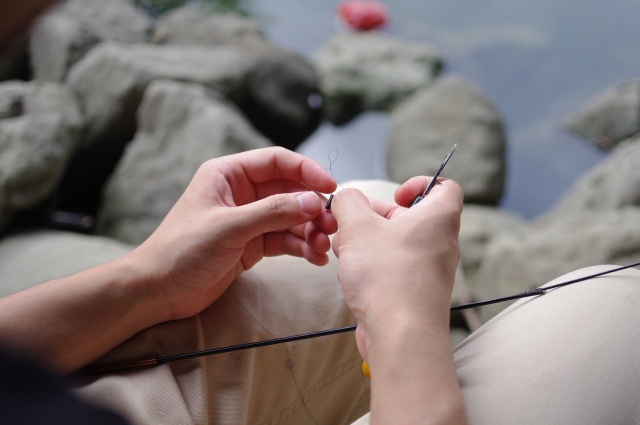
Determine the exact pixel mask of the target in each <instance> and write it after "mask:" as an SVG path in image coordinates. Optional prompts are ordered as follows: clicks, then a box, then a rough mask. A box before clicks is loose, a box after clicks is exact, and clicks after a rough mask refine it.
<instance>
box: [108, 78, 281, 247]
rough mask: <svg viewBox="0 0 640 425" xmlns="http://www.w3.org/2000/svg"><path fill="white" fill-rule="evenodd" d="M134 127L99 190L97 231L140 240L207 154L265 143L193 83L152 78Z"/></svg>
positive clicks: (225, 105) (153, 226)
mask: <svg viewBox="0 0 640 425" xmlns="http://www.w3.org/2000/svg"><path fill="white" fill-rule="evenodd" d="M138 120H139V129H138V132H137V134H136V137H135V139H134V140H133V141H132V142H131V143H130V144H129V146H128V147H127V150H126V152H125V154H124V156H123V158H122V160H121V161H120V163H119V164H118V167H117V168H116V171H115V172H114V174H113V175H112V176H111V178H110V179H109V181H108V183H107V186H106V187H105V190H104V196H103V203H102V208H101V210H100V214H99V217H98V232H99V233H100V234H103V235H108V236H111V237H113V238H115V239H119V240H122V241H125V242H129V243H134V244H138V243H141V242H142V241H144V240H145V239H146V238H147V237H148V236H149V235H150V234H151V233H152V232H153V231H154V230H155V229H156V227H157V226H158V225H159V224H160V222H161V221H162V219H163V218H164V217H165V215H166V214H167V213H168V212H169V210H170V209H171V207H172V206H173V204H174V203H175V202H176V201H177V200H178V198H179V197H180V195H181V194H182V193H183V192H184V190H185V189H186V188H187V185H188V184H189V182H190V181H191V178H192V177H193V175H194V174H195V172H196V170H197V169H198V167H199V166H200V165H201V164H202V163H203V162H204V161H206V160H207V159H210V158H216V157H219V156H223V155H229V154H233V153H238V152H242V151H246V150H250V149H256V148H261V147H266V146H269V145H270V143H269V142H268V141H267V140H266V139H264V138H263V137H262V136H260V135H259V134H257V133H256V132H255V130H253V129H252V127H251V126H250V125H249V124H248V123H247V122H246V121H245V119H244V118H243V117H242V116H241V115H240V114H239V113H238V112H237V111H236V110H235V109H234V108H233V107H232V106H230V105H228V104H226V103H224V102H223V101H221V100H219V99H217V98H216V96H214V95H213V94H212V93H211V92H209V91H207V90H206V89H205V88H204V87H202V86H199V85H195V84H186V83H178V82H173V81H156V82H154V83H152V84H151V85H150V86H149V87H148V88H147V90H146V91H145V95H144V99H143V102H142V104H141V106H140V110H139V114H138Z"/></svg>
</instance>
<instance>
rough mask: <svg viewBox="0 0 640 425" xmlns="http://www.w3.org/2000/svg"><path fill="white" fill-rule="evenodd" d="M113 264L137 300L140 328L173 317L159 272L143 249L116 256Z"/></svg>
mask: <svg viewBox="0 0 640 425" xmlns="http://www.w3.org/2000/svg"><path fill="white" fill-rule="evenodd" d="M112 266H113V267H115V269H116V270H115V273H116V274H117V275H118V276H120V279H121V280H120V282H121V284H122V287H123V291H124V293H125V294H126V297H128V298H129V299H130V300H134V302H135V304H136V308H135V310H134V311H135V312H136V313H137V315H138V316H139V319H138V320H137V321H138V322H139V326H138V327H140V330H143V329H146V328H149V327H151V326H153V325H156V324H158V323H162V322H166V321H169V320H171V309H170V308H169V305H168V302H167V298H166V295H165V293H164V290H163V285H162V277H161V276H160V273H159V272H158V271H156V270H154V269H153V268H152V267H149V266H148V264H147V261H145V257H144V253H143V252H142V251H141V250H139V249H135V250H133V251H131V252H130V253H128V254H126V255H124V256H122V257H120V258H118V259H116V260H114V261H113V262H112Z"/></svg>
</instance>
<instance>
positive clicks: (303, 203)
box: [296, 192, 320, 214]
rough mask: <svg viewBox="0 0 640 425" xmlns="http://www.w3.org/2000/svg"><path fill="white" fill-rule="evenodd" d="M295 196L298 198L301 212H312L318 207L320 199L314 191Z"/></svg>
mask: <svg viewBox="0 0 640 425" xmlns="http://www.w3.org/2000/svg"><path fill="white" fill-rule="evenodd" d="M296 198H298V202H299V203H300V207H301V208H302V212H303V213H305V214H313V213H315V212H318V210H319V209H320V199H319V198H318V195H316V194H315V193H314V192H305V193H303V194H301V195H298V196H296Z"/></svg>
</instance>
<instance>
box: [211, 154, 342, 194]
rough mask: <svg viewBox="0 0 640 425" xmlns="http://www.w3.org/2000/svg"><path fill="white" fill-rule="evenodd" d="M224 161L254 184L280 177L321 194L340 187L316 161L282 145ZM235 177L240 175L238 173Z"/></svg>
mask: <svg viewBox="0 0 640 425" xmlns="http://www.w3.org/2000/svg"><path fill="white" fill-rule="evenodd" d="M223 163H225V164H227V165H229V166H230V169H229V170H230V171H231V173H233V174H236V173H241V174H244V176H246V178H248V179H249V181H250V182H251V183H254V184H255V183H263V182H266V181H268V180H271V179H278V178H281V179H287V180H293V181H296V182H301V183H303V184H305V185H306V186H308V187H309V188H310V189H311V190H315V191H317V192H322V193H331V192H333V191H334V190H335V189H336V186H337V185H336V182H335V180H334V179H333V178H332V177H331V176H330V175H329V174H328V173H327V171H326V170H325V169H324V168H323V167H322V166H321V165H320V164H318V163H317V162H316V161H314V160H312V159H309V158H306V157H304V156H302V155H300V154H298V153H295V152H292V151H290V150H287V149H284V148H281V147H270V148H264V149H255V150H251V151H247V152H242V153H239V154H235V155H230V156H228V157H225V158H224V159H223ZM229 170H225V171H229ZM235 177H236V178H238V177H241V176H240V175H238V174H236V175H235Z"/></svg>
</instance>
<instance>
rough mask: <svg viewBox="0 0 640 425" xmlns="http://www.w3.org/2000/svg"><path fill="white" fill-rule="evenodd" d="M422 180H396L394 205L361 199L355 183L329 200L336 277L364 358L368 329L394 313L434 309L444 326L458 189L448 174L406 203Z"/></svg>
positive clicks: (413, 317)
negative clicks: (335, 224)
mask: <svg viewBox="0 0 640 425" xmlns="http://www.w3.org/2000/svg"><path fill="white" fill-rule="evenodd" d="M430 180H431V178H430V177H414V178H412V179H410V180H408V181H407V182H406V183H405V184H403V185H402V186H400V187H399V188H398V189H397V191H396V193H395V201H396V202H397V204H398V205H393V204H389V203H386V202H382V201H378V200H375V199H367V198H366V197H365V196H364V195H363V194H362V193H361V192H359V191H357V190H355V189H345V190H342V191H340V192H339V193H338V194H337V195H336V196H335V197H334V199H333V202H332V213H333V215H334V217H335V219H336V220H337V221H338V226H339V229H340V230H339V232H338V233H337V234H336V235H335V236H334V239H333V250H334V252H335V254H336V256H338V257H339V259H340V261H339V266H338V279H339V281H340V284H341V286H342V290H343V292H344V296H345V300H346V302H347V305H348V306H349V308H350V309H351V311H352V312H353V314H354V315H355V317H356V319H357V320H358V328H357V331H356V341H357V343H358V349H359V350H360V353H361V355H362V356H363V358H364V359H365V360H366V359H367V346H369V343H370V341H369V339H370V338H371V337H372V335H371V333H372V331H374V330H378V329H383V328H385V325H387V324H391V323H394V321H396V319H402V320H404V321H405V322H404V323H408V322H416V321H417V322H422V321H424V320H423V319H425V317H426V312H427V311H429V312H431V313H433V312H434V309H436V308H437V310H438V314H437V316H436V318H437V320H440V319H441V320H442V321H443V323H444V324H445V325H448V317H449V316H448V309H449V300H450V298H451V291H452V288H453V282H454V276H455V270H456V266H457V264H458V260H459V255H460V254H459V250H458V230H459V225H460V213H461V212H462V200H463V193H462V189H461V188H460V186H458V185H457V184H456V183H455V182H454V181H452V180H442V181H441V183H440V184H438V185H436V186H435V187H434V188H433V190H432V191H431V193H430V194H429V196H427V197H425V198H424V199H423V200H422V201H421V202H419V203H418V204H417V205H415V206H414V207H412V208H411V209H408V208H407V207H408V206H409V205H410V204H411V202H412V201H413V199H414V197H415V196H416V195H418V194H420V193H422V191H423V190H424V189H425V187H426V186H427V184H428V183H429V181H430ZM429 320H433V318H429Z"/></svg>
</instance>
